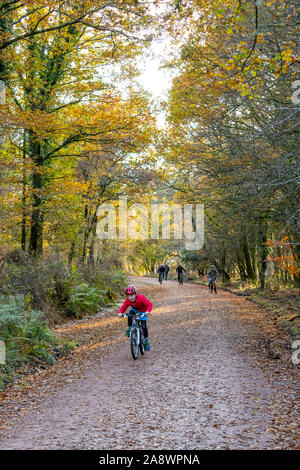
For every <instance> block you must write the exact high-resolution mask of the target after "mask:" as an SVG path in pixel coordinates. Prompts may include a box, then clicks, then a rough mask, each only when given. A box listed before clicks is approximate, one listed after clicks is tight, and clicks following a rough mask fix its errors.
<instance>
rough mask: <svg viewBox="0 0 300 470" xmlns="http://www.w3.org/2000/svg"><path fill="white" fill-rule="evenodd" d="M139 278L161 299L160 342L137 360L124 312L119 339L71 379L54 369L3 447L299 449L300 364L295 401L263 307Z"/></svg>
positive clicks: (156, 314)
mask: <svg viewBox="0 0 300 470" xmlns="http://www.w3.org/2000/svg"><path fill="white" fill-rule="evenodd" d="M132 280H133V282H135V283H136V285H137V287H138V288H139V291H140V292H141V293H143V294H145V295H146V296H147V297H148V298H150V299H151V300H153V301H154V309H153V313H152V314H151V315H150V318H149V321H148V324H149V325H148V327H149V337H150V340H151V350H150V351H149V352H147V353H146V354H145V356H143V357H139V358H138V360H137V361H134V360H133V359H132V357H131V354H130V350H129V344H128V340H127V339H126V338H124V337H123V334H124V330H125V329H126V323H125V321H124V320H120V322H122V321H123V322H124V323H122V324H121V323H120V324H121V326H120V327H119V328H120V330H119V333H118V334H117V335H115V339H117V340H118V341H117V347H116V348H115V349H114V350H113V351H111V352H109V353H108V355H107V356H106V357H105V359H104V360H101V361H98V360H95V361H94V363H93V362H92V361H90V362H89V363H88V365H87V366H86V367H85V368H84V371H83V373H81V374H79V375H78V377H73V378H72V382H71V383H65V384H63V385H60V387H57V388H55V387H54V385H55V380H56V379H55V377H56V376H55V374H52V375H53V378H52V377H49V379H48V380H49V381H50V380H52V381H54V385H53V384H52V389H51V390H52V391H51V394H49V395H47V396H42V397H41V396H40V397H39V407H38V408H35V409H33V410H31V411H28V412H26V413H24V415H23V416H21V417H19V420H18V422H15V423H13V424H11V426H5V427H4V428H3V429H2V437H1V441H0V449H177V450H178V449H189V450H191V449H279V448H297V446H299V442H300V441H299V434H298V430H299V420H298V421H297V416H298V417H299V415H297V413H296V408H295V407H296V406H297V403H298V404H299V399H298V398H299V395H297V394H298V391H297V381H296V380H295V372H294V371H293V382H290V383H289V384H288V387H289V389H290V390H289V394H290V395H289V397H288V400H287V399H286V382H285V381H286V380H287V379H286V376H285V375H284V372H282V374H281V375H280V373H278V370H279V371H280V370H281V369H280V367H281V366H280V364H282V363H278V360H277V362H276V363H274V361H272V359H271V358H267V357H266V349H264V348H263V347H262V345H264V342H263V340H264V339H265V338H266V335H267V329H268V328H271V326H270V325H269V324H266V325H265V324H264V323H263V322H264V321H267V320H266V319H265V318H264V317H263V316H262V324H261V325H259V324H258V322H257V318H258V312H257V309H255V307H254V306H252V305H251V304H250V303H249V302H246V301H245V300H244V299H240V298H236V297H235V296H233V295H231V294H229V293H227V292H223V291H219V292H218V294H217V295H215V294H209V293H208V291H207V288H204V287H201V286H197V285H192V284H189V285H187V284H185V285H183V286H178V284H177V283H176V282H175V281H167V282H165V283H163V285H162V286H159V285H158V283H157V280H155V279H151V278H132ZM255 312H256V313H255ZM255 315H257V317H256V316H255ZM91 321H92V320H91ZM99 328H100V327H99ZM284 341H286V338H283V342H284ZM260 355H261V356H262V355H264V361H265V363H264V364H259V359H258V358H259V356H260ZM290 367H291V366H290V365H289V366H288V368H290ZM264 368H265V370H266V371H265V372H264ZM75 370H76V369H75ZM74 374H75V371H74ZM74 374H73V375H74ZM274 377H275V378H274ZM49 387H50V388H51V386H50V385H49ZM28 400H30V396H28ZM278 400H279V401H280V403H281V404H282V406H283V407H284V408H283V409H280V407H279V406H277V405H276V404H277V403H278ZM297 400H298V401H297ZM282 413H286V416H282Z"/></svg>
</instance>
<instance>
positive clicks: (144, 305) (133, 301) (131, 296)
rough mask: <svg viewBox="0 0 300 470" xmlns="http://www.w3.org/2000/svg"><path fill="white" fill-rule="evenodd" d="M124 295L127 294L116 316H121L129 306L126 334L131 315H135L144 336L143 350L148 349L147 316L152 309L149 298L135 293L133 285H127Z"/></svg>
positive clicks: (128, 332) (128, 333) (128, 331)
mask: <svg viewBox="0 0 300 470" xmlns="http://www.w3.org/2000/svg"><path fill="white" fill-rule="evenodd" d="M124 292H125V295H126V296H127V298H126V300H125V302H124V303H123V305H122V307H121V308H120V310H119V313H118V316H119V317H121V316H123V314H124V312H125V311H126V310H127V308H128V307H131V309H130V311H129V313H128V330H127V331H126V333H125V334H126V336H129V335H130V328H131V326H132V317H133V316H135V315H137V314H138V316H139V320H140V322H141V325H142V329H143V333H144V338H145V343H144V346H145V351H149V349H150V342H149V338H148V328H147V316H148V315H149V313H150V312H151V310H152V303H151V302H150V300H148V299H146V297H145V296H144V295H141V294H137V293H136V288H135V287H134V286H127V287H126V289H125V291H124Z"/></svg>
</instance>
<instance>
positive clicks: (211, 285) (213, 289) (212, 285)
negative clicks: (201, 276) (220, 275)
mask: <svg viewBox="0 0 300 470" xmlns="http://www.w3.org/2000/svg"><path fill="white" fill-rule="evenodd" d="M208 289H209V292H210V293H212V292H215V294H216V293H217V283H216V280H215V279H214V278H212V279H211V280H210V282H209V285H208Z"/></svg>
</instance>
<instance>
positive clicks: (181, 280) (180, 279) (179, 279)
mask: <svg viewBox="0 0 300 470" xmlns="http://www.w3.org/2000/svg"><path fill="white" fill-rule="evenodd" d="M178 284H181V285H182V284H183V273H178Z"/></svg>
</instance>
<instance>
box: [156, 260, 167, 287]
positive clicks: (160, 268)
mask: <svg viewBox="0 0 300 470" xmlns="http://www.w3.org/2000/svg"><path fill="white" fill-rule="evenodd" d="M165 270H166V268H165V266H164V265H163V264H160V265H159V266H158V270H157V272H158V282H160V283H162V280H163V277H164V274H165Z"/></svg>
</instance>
